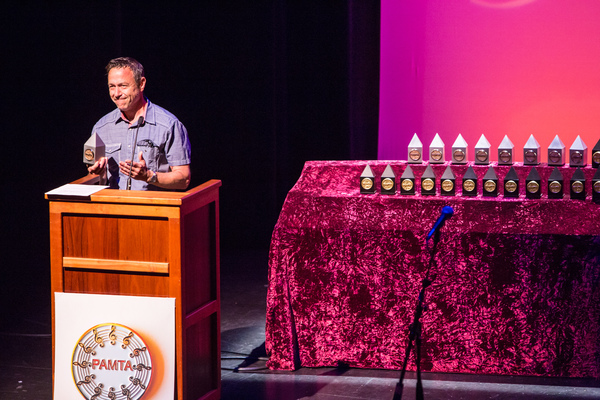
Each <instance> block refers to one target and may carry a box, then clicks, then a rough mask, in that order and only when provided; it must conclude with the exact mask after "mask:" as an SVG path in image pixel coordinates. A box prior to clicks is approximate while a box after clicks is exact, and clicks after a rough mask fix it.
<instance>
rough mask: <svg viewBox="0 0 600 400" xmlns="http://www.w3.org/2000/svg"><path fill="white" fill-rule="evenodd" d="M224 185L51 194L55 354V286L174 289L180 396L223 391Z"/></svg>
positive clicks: (129, 291) (170, 293) (152, 292)
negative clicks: (221, 202)
mask: <svg viewBox="0 0 600 400" xmlns="http://www.w3.org/2000/svg"><path fill="white" fill-rule="evenodd" d="M75 183H82V182H75ZM220 186H221V182H220V181H218V180H211V181H208V182H206V183H204V184H202V185H200V186H198V187H196V188H194V189H191V190H189V191H187V192H140V191H119V190H112V189H104V190H101V191H99V192H97V193H95V194H92V195H90V196H89V197H88V198H73V197H69V196H65V197H62V198H61V197H60V196H58V197H56V196H48V195H47V196H46V197H47V198H48V199H49V200H50V242H51V243H50V244H51V246H50V247H51V250H50V251H51V285H52V321H53V361H54V356H55V355H54V344H55V337H54V332H55V331H54V328H55V327H54V311H55V310H54V293H55V292H67V293H89V294H111V295H128V296H155V297H172V298H175V308H176V315H175V320H176V322H175V324H176V326H175V328H176V331H175V342H176V353H175V356H176V388H175V392H176V398H177V399H179V400H184V399H185V400H189V399H201V398H202V399H217V398H219V397H220V387H221V383H220V353H221V349H220V292H219V286H220V283H219V262H220V258H219V192H218V189H219V187H220ZM53 365H54V362H53ZM53 372H54V371H53Z"/></svg>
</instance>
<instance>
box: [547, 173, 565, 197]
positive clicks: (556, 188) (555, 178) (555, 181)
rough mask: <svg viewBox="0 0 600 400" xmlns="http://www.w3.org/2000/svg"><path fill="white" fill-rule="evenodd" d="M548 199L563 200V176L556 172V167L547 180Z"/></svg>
mask: <svg viewBox="0 0 600 400" xmlns="http://www.w3.org/2000/svg"><path fill="white" fill-rule="evenodd" d="M548 198H549V199H562V198H563V176H562V174H561V173H560V171H559V170H558V167H554V170H553V171H552V173H551V174H550V177H549V178H548Z"/></svg>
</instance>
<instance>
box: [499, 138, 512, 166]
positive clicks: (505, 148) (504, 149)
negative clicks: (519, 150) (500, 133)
mask: <svg viewBox="0 0 600 400" xmlns="http://www.w3.org/2000/svg"><path fill="white" fill-rule="evenodd" d="M514 148H515V146H514V145H513V143H512V142H511V141H510V139H509V138H508V136H506V135H504V139H502V142H501V143H500V146H498V165H512V163H513V150H514Z"/></svg>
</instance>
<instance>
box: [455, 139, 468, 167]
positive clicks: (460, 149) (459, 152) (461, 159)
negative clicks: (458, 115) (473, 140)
mask: <svg viewBox="0 0 600 400" xmlns="http://www.w3.org/2000/svg"><path fill="white" fill-rule="evenodd" d="M467 161H468V160H467V142H466V141H465V139H463V137H462V135H461V134H460V133H459V134H458V137H457V138H456V140H455V141H454V144H453V145H452V164H466V163H467Z"/></svg>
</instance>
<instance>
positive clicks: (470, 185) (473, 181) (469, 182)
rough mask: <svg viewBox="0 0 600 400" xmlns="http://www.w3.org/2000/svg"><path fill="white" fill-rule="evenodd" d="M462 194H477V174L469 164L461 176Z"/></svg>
mask: <svg viewBox="0 0 600 400" xmlns="http://www.w3.org/2000/svg"><path fill="white" fill-rule="evenodd" d="M462 194H463V196H477V174H476V173H475V170H474V169H473V167H471V166H469V168H467V172H465V174H464V175H463V178H462Z"/></svg>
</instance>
